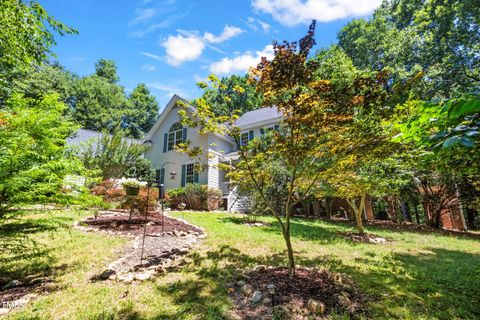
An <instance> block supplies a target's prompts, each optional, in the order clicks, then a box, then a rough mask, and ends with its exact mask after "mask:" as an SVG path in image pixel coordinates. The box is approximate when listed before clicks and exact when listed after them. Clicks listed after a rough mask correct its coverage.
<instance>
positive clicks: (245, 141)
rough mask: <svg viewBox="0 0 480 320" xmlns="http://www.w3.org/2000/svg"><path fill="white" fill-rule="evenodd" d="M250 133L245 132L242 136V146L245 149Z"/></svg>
mask: <svg viewBox="0 0 480 320" xmlns="http://www.w3.org/2000/svg"><path fill="white" fill-rule="evenodd" d="M248 141H249V138H248V132H244V133H242V134H241V135H240V146H242V147H244V146H246V145H247V144H248Z"/></svg>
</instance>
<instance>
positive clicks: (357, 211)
mask: <svg viewBox="0 0 480 320" xmlns="http://www.w3.org/2000/svg"><path fill="white" fill-rule="evenodd" d="M366 196H367V195H366V194H363V195H362V196H361V197H360V200H359V203H358V205H357V203H356V201H355V199H354V198H351V199H347V202H348V204H349V205H350V207H351V208H352V210H353V214H354V215H355V222H356V226H357V230H358V233H360V234H363V233H365V228H364V227H363V220H362V213H363V209H364V208H365V198H366Z"/></svg>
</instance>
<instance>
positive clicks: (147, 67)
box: [140, 64, 157, 72]
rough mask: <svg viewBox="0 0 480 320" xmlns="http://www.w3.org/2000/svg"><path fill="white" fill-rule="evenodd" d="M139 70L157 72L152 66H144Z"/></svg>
mask: <svg viewBox="0 0 480 320" xmlns="http://www.w3.org/2000/svg"><path fill="white" fill-rule="evenodd" d="M140 69H141V70H143V71H150V72H151V71H155V70H157V68H156V67H155V66H154V65H152V64H144V65H143V66H141V67H140Z"/></svg>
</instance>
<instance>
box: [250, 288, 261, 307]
mask: <svg viewBox="0 0 480 320" xmlns="http://www.w3.org/2000/svg"><path fill="white" fill-rule="evenodd" d="M262 298H263V294H262V291H258V290H257V291H255V292H254V293H253V295H252V299H251V301H252V303H253V304H257V303H259V302H260V301H262Z"/></svg>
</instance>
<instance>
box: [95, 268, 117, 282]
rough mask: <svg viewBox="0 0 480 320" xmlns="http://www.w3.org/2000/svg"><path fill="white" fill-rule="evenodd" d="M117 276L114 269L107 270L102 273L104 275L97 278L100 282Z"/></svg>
mask: <svg viewBox="0 0 480 320" xmlns="http://www.w3.org/2000/svg"><path fill="white" fill-rule="evenodd" d="M114 274H115V270H112V269H105V270H103V271H102V273H100V274H99V275H98V276H97V278H98V279H100V280H107V279H108V278H110V276H112V275H114Z"/></svg>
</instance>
